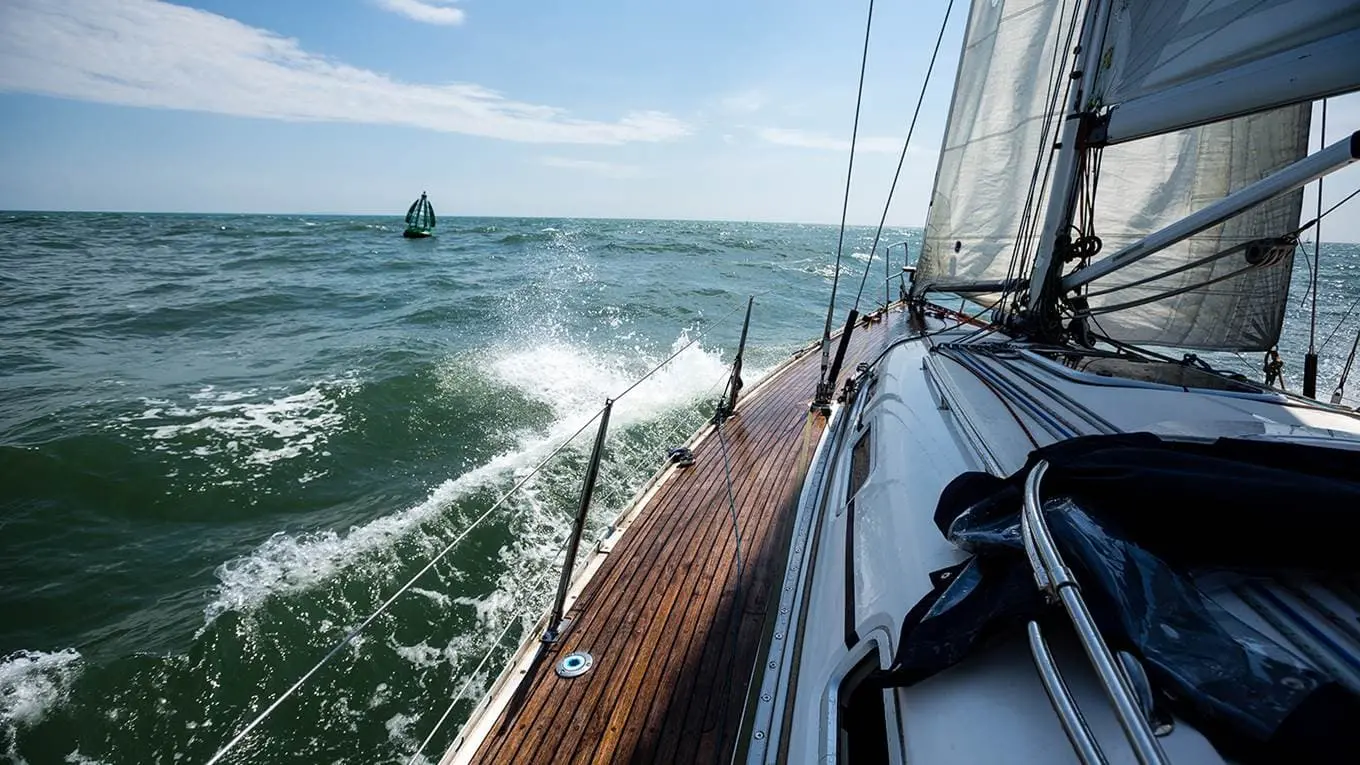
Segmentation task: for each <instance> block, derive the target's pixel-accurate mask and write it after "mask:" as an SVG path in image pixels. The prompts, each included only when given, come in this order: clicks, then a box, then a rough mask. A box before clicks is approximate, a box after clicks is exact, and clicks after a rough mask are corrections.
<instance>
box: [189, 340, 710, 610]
mask: <svg viewBox="0 0 1360 765" xmlns="http://www.w3.org/2000/svg"><path fill="white" fill-rule="evenodd" d="M688 342H689V337H688V335H687V334H686V333H682V334H681V335H680V337H679V338H678V339H677V340H676V341H675V343H674V344H673V346H672V351H671V352H672V353H674V352H675V350H677V349H679V348H681V347H683V346H684V345H685V344H686V343H688ZM488 368H489V370H490V372H491V374H492V375H493V376H494V377H495V378H496V379H497V380H499V381H500V382H502V383H504V384H507V385H509V386H512V387H514V388H515V389H517V390H519V391H520V392H521V393H522V394H524V395H526V396H529V397H532V398H535V399H538V400H540V401H543V402H545V403H547V404H548V405H549V406H550V407H552V409H553V412H554V421H553V423H552V424H551V425H550V426H549V427H548V428H547V429H546V430H545V431H542V432H535V433H525V434H522V435H521V437H520V440H519V444H518V445H517V446H516V447H514V448H512V449H509V450H507V451H505V452H503V453H501V454H499V455H497V456H496V457H493V458H492V459H490V460H488V461H487V462H486V463H484V464H482V465H479V466H477V467H475V468H473V469H472V470H469V471H468V472H466V473H463V474H462V475H460V476H458V477H456V478H452V479H450V480H447V481H444V482H443V483H442V484H440V485H439V486H437V487H436V488H435V489H434V490H433V491H431V492H430V494H429V496H428V497H426V499H425V500H424V501H423V502H421V503H419V504H417V505H415V506H413V507H410V508H407V509H405V510H402V511H399V512H396V513H393V514H391V515H386V516H383V517H381V518H377V519H375V520H373V521H370V522H368V523H365V524H363V525H359V526H353V527H351V528H349V529H348V530H346V531H344V532H336V531H333V530H325V531H317V532H306V533H301V534H286V533H283V532H280V533H277V534H275V535H274V536H272V537H270V538H269V539H268V540H266V541H265V542H264V543H263V544H262V545H260V547H259V548H257V549H256V550H255V551H254V552H252V553H251V554H250V555H248V556H245V557H243V558H238V559H236V560H232V561H228V562H227V563H224V564H222V565H221V566H219V567H218V569H217V572H216V573H217V578H218V580H219V584H218V586H217V588H216V592H215V596H214V598H213V600H212V601H211V602H210V603H209V604H208V606H207V608H206V609H205V611H204V615H205V617H206V620H207V621H208V622H211V621H212V620H213V619H215V618H216V617H217V616H218V615H220V614H221V613H223V612H225V611H247V610H250V609H253V608H255V607H257V606H258V605H259V604H260V603H262V602H264V600H265V599H266V598H268V597H270V596H271V595H274V594H277V593H286V592H294V591H300V590H305V589H308V588H311V587H314V586H316V585H317V584H319V583H321V582H323V581H326V580H328V579H330V578H331V577H333V576H335V575H336V574H338V573H339V572H341V571H343V570H345V569H347V568H349V567H351V566H353V565H355V564H356V563H357V562H359V561H361V560H362V559H364V558H366V557H369V556H373V555H374V554H375V553H379V552H381V551H383V550H386V549H389V548H391V547H392V545H393V543H394V542H395V541H397V540H398V539H400V538H402V537H405V536H406V535H408V534H411V533H412V532H415V531H416V530H418V529H419V528H420V527H421V526H422V525H424V524H425V523H427V522H429V521H431V520H433V519H434V518H436V517H438V516H439V515H440V514H441V513H443V512H444V511H445V510H446V509H447V508H448V507H449V506H450V505H451V504H453V503H454V502H456V501H457V500H458V499H460V498H462V497H464V496H467V495H468V494H470V493H472V492H473V491H475V490H477V489H480V488H483V487H486V486H489V485H494V484H496V482H497V481H502V482H503V481H504V479H518V478H521V477H523V475H524V474H525V473H526V472H527V471H528V470H529V469H531V468H532V467H533V466H534V465H536V464H538V463H539V462H541V461H542V460H543V459H544V458H545V457H547V456H548V455H549V454H550V453H551V452H552V451H553V450H554V449H556V448H557V447H559V446H560V445H562V443H563V442H565V441H566V440H567V439H568V438H570V437H571V436H572V434H573V433H575V432H576V431H577V430H579V429H580V428H581V427H582V426H583V425H585V424H586V423H587V422H588V421H589V420H590V419H591V418H592V417H594V415H595V413H596V412H598V411H599V409H600V407H601V406H602V405H603V404H604V400H605V398H606V397H611V396H617V395H618V394H619V393H620V392H622V391H623V390H624V389H626V388H628V386H629V385H631V384H632V382H633V381H634V380H636V379H637V377H639V376H640V375H641V373H642V372H645V371H646V369H645V368H639V362H638V360H637V359H634V360H633V362H632V363H629V362H628V361H627V360H626V359H624V358H621V357H612V356H607V355H603V354H598V353H594V352H590V351H585V350H582V349H580V348H577V347H574V346H572V345H570V344H565V343H558V342H551V341H549V342H545V343H543V344H541V345H538V346H535V347H529V348H525V347H523V346H520V347H516V348H511V349H508V350H506V351H505V352H503V353H501V354H499V355H498V356H497V357H496V358H494V359H493V360H492V361H491V363H490V364H489V365H488ZM726 374H727V369H726V367H724V365H723V362H722V358H721V356H720V355H719V354H717V353H710V352H708V351H705V350H704V349H703V348H702V347H701V346H700V344H699V343H695V344H693V345H691V346H689V347H688V348H686V349H685V350H684V351H682V352H681V353H679V355H678V356H676V358H675V359H673V360H671V361H670V362H669V363H668V364H666V366H665V367H664V368H662V369H660V370H659V371H657V372H656V373H655V374H653V375H652V376H651V377H650V378H648V379H647V380H645V381H644V382H642V383H641V384H640V385H638V386H637V387H636V388H634V389H633V390H632V391H630V392H629V393H628V394H627V395H626V396H624V397H623V398H622V399H620V400H619V401H618V403H617V404H616V405H615V407H614V411H613V415H612V418H611V424H610V429H611V431H613V432H618V431H620V430H622V429H623V428H625V427H628V426H630V425H636V424H639V423H642V422H646V421H648V420H650V419H652V418H654V417H656V416H658V415H661V414H664V413H665V412H667V411H670V410H673V409H675V408H677V407H680V406H684V405H686V404H688V403H690V402H692V401H693V400H694V399H695V398H696V397H697V396H700V395H702V394H704V393H707V392H709V391H711V390H712V389H713V385H714V383H715V382H716V381H721V380H722V379H723V377H724V376H725V375H726ZM586 430H587V431H589V430H590V429H589V428H587V429H586ZM589 437H590V435H589V433H588V432H587V433H583V434H582V435H581V436H580V437H579V439H578V440H579V442H580V443H581V444H582V448H587V446H588V444H589V440H588V439H589ZM505 488H508V486H506V487H505ZM521 494H522V496H521V497H518V498H517V499H518V500H519V507H520V508H521V510H523V511H525V512H527V513H528V514H529V515H530V516H531V517H530V519H529V520H528V525H529V527H530V530H531V531H532V532H534V533H531V534H529V535H528V538H526V539H524V540H522V541H523V542H524V543H525V548H526V549H525V550H522V552H527V553H528V554H529V556H530V557H531V558H534V559H537V558H539V557H541V556H544V555H552V554H555V553H556V543H555V542H554V541H553V540H552V537H553V534H550V533H547V532H546V531H545V530H546V529H549V528H551V527H552V523H553V522H552V521H551V519H549V518H548V517H547V515H548V514H547V513H546V511H543V510H542V509H541V508H540V506H539V503H538V502H537V501H536V495H535V494H534V492H533V491H532V490H531V487H530V488H527V489H526V491H524V492H522V493H521ZM430 542H431V544H430V545H429V547H430V550H431V552H433V550H434V549H436V547H435V543H437V542H438V540H430ZM479 616H483V615H482V614H481V613H480V609H479Z"/></svg>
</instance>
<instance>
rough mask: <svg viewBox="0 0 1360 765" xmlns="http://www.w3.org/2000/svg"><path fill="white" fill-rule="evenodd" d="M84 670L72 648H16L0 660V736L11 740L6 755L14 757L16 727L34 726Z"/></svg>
mask: <svg viewBox="0 0 1360 765" xmlns="http://www.w3.org/2000/svg"><path fill="white" fill-rule="evenodd" d="M83 669H84V660H83V659H82V658H81V656H80V654H79V653H77V652H76V651H75V650H74V649H71V648H66V649H63V650H61V651H56V652H53V653H48V652H45V651H18V652H16V653H12V654H10V655H9V656H6V657H5V658H4V659H3V660H0V732H2V733H3V735H0V739H8V740H9V742H10V745H11V751H10V752H8V753H7V754H9V755H10V756H11V757H15V756H16V755H15V753H14V752H13V751H12V748H13V747H14V746H17V742H16V740H15V739H16V735H15V734H16V732H17V731H18V729H20V728H30V727H32V726H34V725H37V724H38V723H40V722H42V721H43V719H44V718H45V717H47V713H48V712H50V711H52V709H53V708H54V707H56V706H57V705H58V704H61V703H62V702H63V701H65V700H66V697H67V695H68V694H69V693H70V692H71V687H72V686H73V685H74V684H75V681H76V678H78V677H80V673H81V671H82V670H83Z"/></svg>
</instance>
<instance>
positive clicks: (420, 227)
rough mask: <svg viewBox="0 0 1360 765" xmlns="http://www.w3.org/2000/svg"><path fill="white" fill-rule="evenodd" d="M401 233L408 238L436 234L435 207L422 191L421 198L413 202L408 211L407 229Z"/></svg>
mask: <svg viewBox="0 0 1360 765" xmlns="http://www.w3.org/2000/svg"><path fill="white" fill-rule="evenodd" d="M401 235H402V236H404V237H406V238H407V239H425V238H427V237H431V236H434V207H433V206H432V205H431V204H430V200H428V199H426V198H425V192H423V191H422V192H420V199H417V200H416V201H414V202H412V203H411V209H409V210H407V211H406V230H405V231H403V232H401Z"/></svg>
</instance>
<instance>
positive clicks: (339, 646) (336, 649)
mask: <svg viewBox="0 0 1360 765" xmlns="http://www.w3.org/2000/svg"><path fill="white" fill-rule="evenodd" d="M742 305H745V303H744V302H743V303H741V304H738V305H737V306H734V307H733V309H732V310H731V311H728V312H727V314H726V315H725V316H723V317H722V318H721V319H719V320H718V321H717V322H715V323H714V326H718V325H721V324H722V323H723V322H725V321H726V320H727V319H728V318H730V317H731V316H732V314H734V313H736V311H737V309H738V308H740V307H742ZM704 333H705V330H696V331H695V336H694V338H693V339H692V340H690V341H689V342H687V343H685V344H684V345H682V346H680V348H679V349H678V350H676V351H675V352H673V353H672V354H671V355H670V356H667V357H666V358H665V360H663V361H662V362H661V363H660V364H657V365H656V366H655V367H652V369H651V370H650V371H648V372H647V373H646V374H644V375H643V376H641V377H639V378H638V379H637V380H635V381H634V382H633V384H631V385H629V386H628V387H627V388H625V389H624V390H623V392H622V393H620V394H618V395H617V396H615V397H614V400H615V401H617V400H619V399H620V398H623V397H624V396H625V395H627V394H628V393H630V392H632V390H633V389H634V388H636V387H637V386H639V385H641V384H642V383H643V381H645V380H646V379H647V378H649V377H651V376H652V375H654V374H656V373H657V372H659V371H660V370H661V369H662V368H664V367H665V366H666V365H667V364H669V363H671V361H673V360H675V358H676V357H677V356H679V355H680V354H681V353H684V352H685V351H686V350H687V349H688V348H689V347H690V346H692V345H694V344H695V343H697V342H699V340H700V339H701V338H702V337H703V336H704ZM603 411H604V408H603V407H601V408H600V409H599V410H597V411H596V412H595V413H594V414H593V415H591V417H590V419H588V420H586V421H585V422H584V423H582V425H581V427H579V428H577V429H576V432H574V433H572V434H571V435H570V436H568V437H567V439H566V440H564V441H563V442H562V443H561V444H559V445H558V446H557V447H556V448H554V449H553V450H552V451H551V452H549V453H548V456H546V457H544V458H543V460H542V461H540V462H539V463H538V464H537V465H535V466H534V467H533V469H532V470H530V471H529V472H528V474H526V475H525V476H524V477H523V478H521V479H520V480H519V481H518V482H517V483H516V484H515V485H514V486H512V487H511V488H510V490H509V491H507V492H506V493H505V494H503V495H501V497H500V499H497V500H496V501H495V502H494V503H493V504H492V505H491V507H489V508H487V509H486V511H485V512H483V513H482V514H481V515H480V516H478V517H477V519H476V520H474V521H473V522H472V523H471V524H470V525H469V526H467V528H465V529H463V531H462V532H461V533H459V534H458V536H456V537H454V538H453V540H452V541H450V542H449V543H448V544H447V545H445V546H444V547H443V549H441V550H440V551H439V552H438V553H436V554H435V555H434V557H433V558H431V559H430V560H429V562H427V563H426V564H425V566H424V567H422V568H421V569H420V570H419V571H417V572H416V573H415V575H414V576H412V577H411V578H410V579H408V580H407V581H406V583H405V584H403V585H402V586H401V587H399V588H397V590H396V592H394V593H392V595H391V596H389V597H388V598H387V600H385V601H383V602H382V604H381V605H379V606H378V608H377V609H376V610H374V611H373V612H372V613H371V614H369V615H368V616H367V617H366V618H365V619H364V620H363V621H362V622H360V623H359V625H358V626H357V627H354V628H353V629H351V630H350V631H349V632H347V633H346V634H345V636H344V637H343V638H341V639H340V641H339V642H337V643H336V644H335V645H334V646H332V647H331V649H330V650H329V651H327V652H326V655H325V656H322V657H321V660H320V661H318V662H317V663H316V664H314V665H312V668H311V669H309V670H307V671H306V672H305V673H304V674H303V675H302V677H300V678H298V680H297V682H295V683H293V684H292V685H291V686H289V688H288V689H287V690H286V691H284V692H283V693H282V694H280V695H279V696H278V697H277V698H275V699H274V701H273V702H271V703H270V704H269V706H267V707H265V708H264V710H263V711H261V712H260V713H259V714H258V715H256V716H255V717H254V719H252V720H251V721H250V722H249V723H248V724H247V725H246V726H245V727H244V728H242V729H241V730H240V731H239V732H238V733H237V734H236V735H235V736H233V737H232V739H231V740H230V741H228V742H227V743H226V745H225V746H223V747H222V748H221V749H218V750H217V753H216V754H214V755H213V756H212V758H211V759H209V760H208V761H207V763H206V765H216V763H218V762H220V761H221V760H222V758H223V757H225V756H226V755H227V754H228V753H229V752H231V750H232V749H234V748H236V745H237V744H239V743H241V741H243V740H245V738H246V736H248V735H250V732H251V731H253V730H255V728H256V727H258V726H259V725H260V723H262V722H264V721H265V719H267V718H268V717H269V715H271V714H273V713H274V710H275V709H277V708H278V707H279V705H280V704H282V703H283V702H284V701H286V700H287V699H288V698H290V697H291V696H292V695H293V694H294V693H297V691H298V689H300V688H301V687H302V686H303V685H304V684H305V683H306V682H307V681H308V680H309V679H311V677H312V675H315V674H316V673H317V672H318V671H320V670H321V668H322V667H324V666H326V665H327V664H328V663H330V661H331V659H333V658H335V656H336V654H338V653H340V651H342V650H343V649H344V648H345V647H346V646H348V645H350V644H351V643H352V642H354V640H355V638H357V637H359V635H360V634H362V633H363V631H364V630H365V629H367V628H368V626H369V625H370V624H372V623H373V622H374V621H375V620H377V618H378V617H379V616H382V615H383V614H384V613H386V612H387V609H388V608H390V607H391V606H392V604H393V603H394V602H396V600H397V598H399V597H401V596H402V595H404V594H406V593H407V592H408V591H409V590H410V589H411V588H412V587H414V586H415V584H416V582H418V581H419V580H420V579H421V577H423V576H425V574H427V573H429V571H430V569H432V568H434V566H435V564H437V563H438V562H439V561H441V560H443V559H444V556H446V555H448V554H449V553H450V552H452V551H453V549H454V548H455V547H457V546H458V545H459V543H461V542H462V541H463V540H464V539H466V538H467V537H468V535H469V534H471V533H472V532H473V531H474V530H475V529H476V528H477V527H478V526H480V525H481V524H482V522H484V521H485V520H486V519H487V518H489V517H491V514H492V513H493V512H495V511H496V510H498V509H499V508H500V507H501V506H503V505H504V504H505V503H506V501H507V500H509V499H510V497H512V496H514V494H515V493H516V492H518V491H519V490H520V489H521V488H523V487H524V485H525V484H527V483H528V482H529V481H530V480H531V479H532V478H534V477H535V476H536V475H538V473H539V472H540V471H541V470H542V469H543V468H544V467H545V466H547V464H548V462H549V461H551V460H552V459H553V458H554V457H556V456H557V455H558V454H560V453H561V452H562V450H563V449H565V448H567V446H568V445H569V444H570V443H571V442H572V441H574V440H575V439H576V437H577V436H579V435H581V433H582V432H584V431H585V429H586V428H588V427H590V425H591V423H593V422H595V420H596V419H597V418H599V416H600V414H601V412H603Z"/></svg>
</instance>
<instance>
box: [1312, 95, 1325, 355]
mask: <svg viewBox="0 0 1360 765" xmlns="http://www.w3.org/2000/svg"><path fill="white" fill-rule="evenodd" d="M1319 137H1320V138H1321V141H1322V144H1321V146H1320V147H1319V148H1321V149H1325V148H1327V99H1325V98H1324V99H1322V128H1321V131H1320V134H1319ZM1317 211H1318V216H1317V218H1316V223H1317V229H1316V230H1315V231H1313V268H1312V271H1311V273H1310V274H1309V276H1310V280H1309V285H1308V288H1309V290H1310V291H1311V292H1312V293H1313V307H1312V310H1311V311H1310V312H1309V319H1308V353H1309V355H1313V354H1315V353H1316V351H1315V350H1314V348H1315V343H1314V341H1315V340H1316V339H1317V280H1318V263H1319V257H1320V255H1321V252H1322V178H1318V179H1317ZM1314 366H1316V363H1314Z"/></svg>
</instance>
